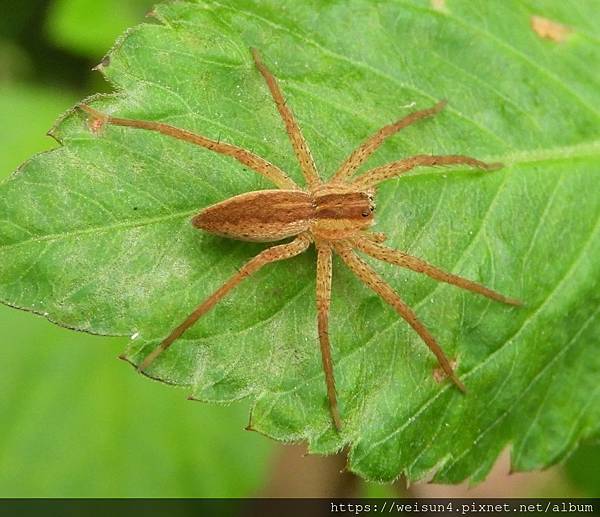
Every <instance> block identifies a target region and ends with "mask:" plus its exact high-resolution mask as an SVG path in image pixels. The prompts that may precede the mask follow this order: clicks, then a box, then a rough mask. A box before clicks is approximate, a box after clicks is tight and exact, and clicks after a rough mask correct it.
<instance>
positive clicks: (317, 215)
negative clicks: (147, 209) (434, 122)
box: [80, 50, 520, 429]
mask: <svg viewBox="0 0 600 517" xmlns="http://www.w3.org/2000/svg"><path fill="white" fill-rule="evenodd" d="M252 55H253V57H254V62H255V63H256V66H257V68H258V70H259V71H260V73H261V74H262V75H263V77H264V79H265V81H266V83H267V86H268V88H269V90H270V92H271V94H272V96H273V99H274V101H275V104H276V106H277V109H278V110H279V113H280V114H281V117H282V119H283V122H284V124H285V127H286V130H287V133H288V135H289V137H290V140H291V143H292V147H293V149H294V152H295V154H296V157H297V158H298V161H299V163H300V166H301V169H302V173H303V175H304V179H305V180H306V183H307V185H306V187H305V188H304V189H303V188H301V187H300V186H299V185H297V184H296V183H295V182H294V181H293V180H292V179H291V178H289V176H288V175H287V174H286V173H285V172H283V171H282V170H281V169H280V168H278V167H277V166H275V165H273V164H272V163H270V162H268V161H267V160H265V159H264V158H261V157H260V156H257V155H255V154H253V153H252V152H250V151H248V150H246V149H242V148H240V147H237V146H234V145H232V144H227V143H224V142H220V141H216V140H212V139H210V138H207V137H204V136H201V135H197V134H194V133H190V132H189V131H186V130H184V129H179V128H176V127H173V126H170V125H168V124H162V123H159V122H148V121H144V120H132V119H124V118H117V117H112V116H109V115H106V114H104V113H101V112H99V111H97V110H95V109H93V108H91V107H89V106H87V105H85V104H82V105H80V108H81V109H82V110H84V111H85V112H87V113H88V114H89V115H90V117H91V120H90V127H91V128H92V130H94V131H96V132H97V131H98V130H99V128H101V127H102V126H104V125H105V124H111V125H116V126H125V127H132V128H138V129H148V130H151V131H157V132H159V133H163V134H165V135H168V136H172V137H175V138H178V139H180V140H185V141H188V142H191V143H194V144H197V145H200V146H201V147H204V148H207V149H209V150H211V151H214V152H217V153H220V154H225V155H228V156H231V157H232V158H234V159H236V160H238V161H239V162H241V163H243V164H244V165H246V167H248V168H250V169H252V170H253V171H255V172H257V173H259V174H261V175H262V176H264V177H266V178H268V179H269V180H270V181H271V182H272V183H274V184H275V185H276V186H277V187H278V189H277V190H261V191H256V192H248V193H245V194H241V195H239V196H235V197H232V198H229V199H226V200H224V201H222V202H220V203H217V204H215V205H212V206H209V207H207V208H205V209H204V210H202V211H201V212H200V213H199V214H198V215H197V216H196V217H194V219H193V220H192V224H193V225H194V226H195V227H197V228H200V229H202V230H205V231H207V232H211V233H214V234H217V235H221V236H224V237H229V238H233V239H240V240H248V241H259V242H271V241H279V240H282V239H286V238H290V237H294V239H293V240H292V241H291V242H287V243H284V244H280V245H277V246H273V247H270V248H267V249H265V250H264V251H262V252H261V253H259V254H258V255H257V256H256V257H254V258H253V259H251V260H250V261H249V262H247V263H246V264H245V265H244V266H242V267H241V269H240V270H239V271H238V272H237V273H236V274H235V275H233V276H232V277H231V278H230V279H229V280H227V282H225V283H224V284H223V285H222V286H221V287H220V288H219V289H217V291H215V292H214V293H213V294H212V295H211V296H209V297H208V298H207V299H206V300H204V301H203V302H202V303H201V304H200V305H199V306H198V307H197V308H196V309H195V310H194V311H193V312H192V313H191V314H190V315H189V316H188V318H187V319H186V320H185V321H184V322H183V323H182V324H181V325H179V326H178V327H177V328H176V329H174V330H173V331H172V332H171V333H170V334H169V335H168V336H167V337H166V338H165V339H164V340H163V341H162V343H161V344H160V345H159V346H158V347H157V348H156V349H155V350H154V351H153V352H151V353H150V354H149V355H148V356H146V358H145V359H144V360H143V361H142V362H141V363H140V364H139V366H138V370H140V371H142V370H145V369H146V368H148V367H149V366H150V365H151V364H152V362H153V361H154V360H155V359H156V358H157V357H158V356H159V354H161V353H162V352H163V351H165V350H166V349H167V348H169V347H170V346H171V345H172V344H173V342H174V341H175V340H177V339H178V338H179V337H180V336H181V335H182V334H183V333H184V332H185V331H186V330H187V329H188V328H189V327H190V326H191V325H193V324H194V323H195V322H196V321H197V320H198V319H199V318H200V317H201V316H202V315H203V314H205V313H206V312H207V311H209V310H210V309H211V308H212V307H213V306H214V305H215V304H216V303H217V302H219V300H221V299H222V298H223V297H224V296H226V295H227V294H228V293H229V292H230V291H231V290H232V289H233V288H234V287H235V286H236V285H238V284H239V283H240V282H241V281H242V280H243V279H245V278H247V277H248V276H250V275H251V274H253V273H255V272H256V271H257V270H259V269H260V268H261V267H262V266H264V265H266V264H268V263H270V262H275V261H279V260H285V259H288V258H292V257H294V256H296V255H299V254H300V253H303V252H304V251H306V249H307V248H308V247H309V246H310V245H311V244H314V245H315V246H316V248H317V283H316V292H317V316H318V317H317V325H318V333H319V343H320V346H321V357H322V361H323V370H324V372H325V381H326V386H327V397H328V400H329V407H330V412H331V417H332V420H333V423H334V425H335V427H336V428H337V429H340V428H341V419H340V416H339V412H338V408H337V400H336V390H335V383H334V376H333V365H332V361H331V351H330V343H329V332H328V326H329V305H330V296H331V275H332V272H331V268H332V260H331V259H332V255H333V253H334V252H335V253H337V254H338V255H339V256H340V257H341V258H342V260H343V261H344V262H345V264H346V265H347V266H348V267H349V268H350V269H351V270H352V271H353V272H354V273H355V274H356V275H357V276H358V277H359V278H360V279H361V280H362V281H363V282H364V283H365V284H366V285H367V286H368V287H370V288H371V289H372V290H373V291H375V292H376V293H377V294H378V295H379V296H381V297H382V298H383V299H384V300H385V301H386V302H387V303H388V304H389V305H391V306H392V308H393V309H394V310H395V311H396V312H397V313H398V314H399V315H400V316H401V317H402V318H404V319H405V320H406V321H407V323H408V324H409V325H410V326H411V327H412V328H413V329H414V330H415V331H416V332H417V333H418V334H419V336H420V337H421V338H422V339H423V341H424V342H425V343H426V344H427V346H428V347H429V348H430V350H431V351H432V352H433V353H434V354H435V356H436V357H437V359H438V361H439V363H440V366H441V367H442V369H443V370H444V372H445V373H446V375H447V376H448V377H449V378H450V379H451V380H452V381H453V382H454V383H455V384H456V386H458V388H460V389H461V390H463V391H464V390H465V388H464V386H463V384H462V383H461V381H460V380H459V379H458V377H457V376H456V375H455V373H454V371H453V369H452V367H451V366H450V363H449V361H448V359H447V358H446V356H445V355H444V353H443V351H442V349H441V348H440V347H439V345H438V344H437V342H436V340H435V339H434V338H433V336H432V335H431V334H430V333H429V331H428V330H427V329H426V328H425V327H424V326H423V324H422V323H421V322H420V321H419V320H418V318H417V316H416V315H415V313H414V312H413V311H412V309H411V308H410V307H408V305H406V304H405V303H404V302H403V301H402V299H401V298H400V297H399V296H398V295H397V294H396V293H395V292H394V290H393V289H392V288H391V287H390V286H389V285H388V284H387V283H386V282H385V281H384V280H383V279H382V278H381V277H380V276H379V274H378V273H377V272H375V270H374V269H372V268H371V266H369V265H368V264H367V263H366V262H365V261H363V260H362V259H361V258H360V257H359V256H358V255H357V254H356V250H358V251H360V252H362V253H364V254H366V255H369V256H371V257H374V258H376V259H379V260H383V261H385V262H388V263H391V264H395V265H398V266H400V267H404V268H408V269H412V270H413V271H417V272H420V273H424V274H426V275H428V276H430V277H431V278H434V279H436V280H439V281H442V282H447V283H449V284H454V285H456V286H458V287H462V288H463V289H468V290H470V291H473V292H475V293H479V294H481V295H484V296H487V297H488V298H492V299H494V300H497V301H500V302H503V303H507V304H511V305H519V304H520V302H519V301H518V300H515V299H513V298H508V297H505V296H503V295H501V294H499V293H497V292H495V291H492V290H491V289H488V288H487V287H485V286H483V285H481V284H477V283H475V282H472V281H470V280H467V279H465V278H462V277H459V276H456V275H453V274H451V273H447V272H445V271H442V270H440V269H438V268H436V267H434V266H432V265H430V264H428V263H427V262H424V261H422V260H420V259H418V258H416V257H413V256H411V255H408V254H406V253H403V252H401V251H398V250H395V249H392V248H388V247H386V246H384V245H382V242H383V241H384V240H385V235H383V234H381V233H373V232H369V231H368V229H369V228H370V226H371V225H372V224H373V218H374V210H375V202H374V199H373V198H374V195H375V186H376V185H378V184H379V183H381V182H382V181H385V180H388V179H391V178H394V177H396V176H398V175H400V174H403V173H405V172H407V171H409V170H411V169H413V168H415V167H419V166H438V165H455V164H459V165H469V166H472V167H477V168H479V169H484V170H493V169H496V168H498V167H500V164H488V163H484V162H482V161H479V160H476V159H475V158H470V157H468V156H462V155H446V156H430V155H416V156H412V157H410V158H405V159H403V160H398V161H395V162H391V163H388V164H386V165H382V166H380V167H376V168H374V169H371V170H368V171H367V172H364V173H363V174H361V175H358V176H355V173H356V171H357V170H358V168H359V167H360V166H361V165H362V164H363V163H364V162H365V161H366V160H367V159H368V158H369V156H371V154H373V152H375V151H376V150H377V149H378V148H379V146H380V145H381V144H382V143H383V142H384V140H385V139H387V138H388V137H390V136H392V135H394V134H395V133H397V132H398V131H399V130H400V129H402V128H404V127H406V126H408V125H410V124H412V123H413V122H416V121H418V120H421V119H423V118H426V117H430V116H433V115H435V114H436V113H438V112H439V111H440V110H441V109H442V108H443V107H444V105H445V102H439V103H438V104H436V105H435V106H433V107H432V108H429V109H425V110H421V111H416V112H414V113H411V114H409V115H408V116H406V117H404V118H402V119H400V120H399V121H397V122H395V123H393V124H390V125H388V126H385V127H383V128H382V129H380V130H379V131H377V132H376V133H375V134H374V135H372V136H371V137H370V138H368V139H367V140H365V142H363V143H362V144H361V145H360V146H359V147H358V148H357V149H356V150H355V151H354V152H353V153H352V154H351V155H350V156H349V157H348V158H347V159H346V161H345V162H344V163H343V164H342V165H341V166H340V168H339V169H338V170H337V171H336V173H335V174H334V175H333V177H332V178H331V179H330V180H329V181H327V182H324V181H323V180H322V179H321V178H320V176H319V174H318V172H317V169H316V166H315V163H314V161H313V158H312V156H311V153H310V151H309V148H308V145H307V144H306V141H305V140H304V137H303V135H302V132H301V130H300V128H299V126H298V124H297V123H296V121H295V119H294V116H293V114H292V112H291V110H290V109H289V107H288V106H287V105H286V103H285V100H284V98H283V94H282V93H281V90H280V88H279V85H278V84H277V81H276V80H275V78H274V77H273V75H272V74H271V73H270V72H269V70H268V69H267V68H266V66H265V65H264V64H263V62H262V61H261V59H260V57H259V55H258V53H257V52H256V51H255V50H253V51H252Z"/></svg>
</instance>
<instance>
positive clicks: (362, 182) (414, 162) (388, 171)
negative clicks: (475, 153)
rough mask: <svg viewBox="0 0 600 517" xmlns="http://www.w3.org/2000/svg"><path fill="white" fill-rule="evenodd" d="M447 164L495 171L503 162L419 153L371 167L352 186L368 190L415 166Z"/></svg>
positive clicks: (457, 155)
mask: <svg viewBox="0 0 600 517" xmlns="http://www.w3.org/2000/svg"><path fill="white" fill-rule="evenodd" d="M445 165H469V166H470V167H476V168H478V169H482V170H486V171H495V170H497V169H500V168H501V167H502V164H501V163H486V162H482V161H481V160H476V159H475V158H471V157H470V156H462V155H459V154H450V155H446V156H430V155H426V154H418V155H415V156H411V157H410V158H405V159H404V160H398V161H396V162H392V163H388V164H386V165H382V166H381V167H376V168H374V169H370V170H368V171H367V172H365V173H364V174H362V175H360V176H358V177H357V178H356V179H354V180H353V181H352V186H353V187H355V188H357V189H360V190H367V189H370V188H373V187H375V186H376V185H378V184H379V183H381V182H382V181H385V180H389V179H391V178H394V177H396V176H399V175H400V174H404V173H405V172H408V171H410V170H412V169H414V168H415V167H437V166H445Z"/></svg>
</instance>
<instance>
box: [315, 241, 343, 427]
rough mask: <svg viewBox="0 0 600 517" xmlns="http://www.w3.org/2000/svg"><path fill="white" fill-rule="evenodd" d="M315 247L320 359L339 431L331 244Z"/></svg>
mask: <svg viewBox="0 0 600 517" xmlns="http://www.w3.org/2000/svg"><path fill="white" fill-rule="evenodd" d="M315 244H316V247H317V328H318V332H319V344H320V346H321V359H322V361H323V371H324V372H325V384H326V385H327V398H328V399H329V411H330V413H331V419H332V421H333V425H334V426H335V428H336V429H337V430H338V431H339V430H340V429H341V428H342V419H341V418H340V414H339V411H338V407H337V398H336V393H335V378H334V376H333V363H332V361H331V344H330V342H329V307H330V305H331V257H332V250H331V246H330V245H329V243H327V242H321V241H316V243H315Z"/></svg>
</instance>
